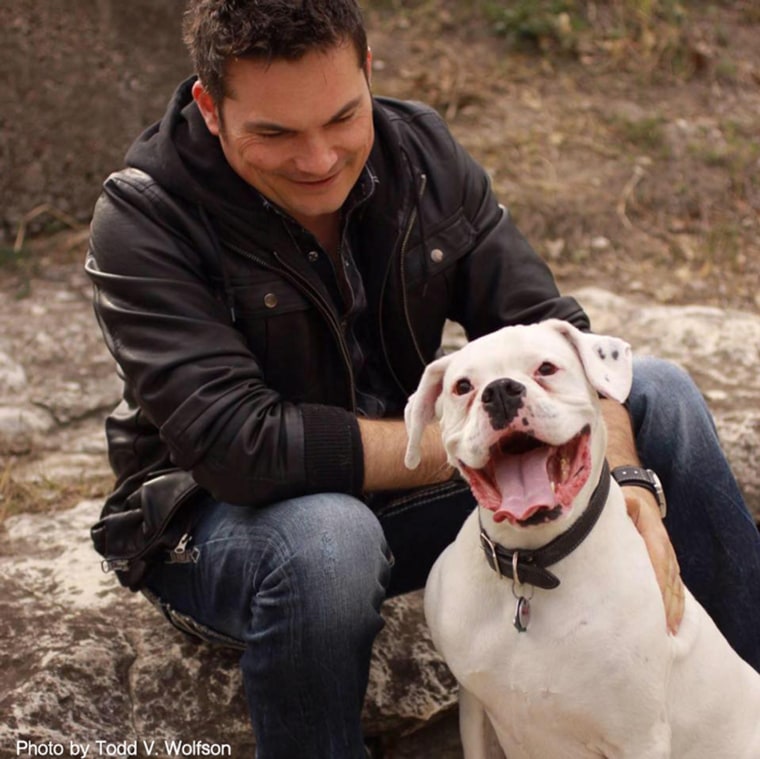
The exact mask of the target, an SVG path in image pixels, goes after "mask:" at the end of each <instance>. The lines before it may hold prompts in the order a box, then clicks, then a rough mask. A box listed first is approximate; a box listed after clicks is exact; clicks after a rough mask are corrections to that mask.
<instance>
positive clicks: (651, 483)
mask: <svg viewBox="0 0 760 759" xmlns="http://www.w3.org/2000/svg"><path fill="white" fill-rule="evenodd" d="M612 476H613V477H614V478H615V482H617V484H618V485H636V486H638V487H641V488H646V489H647V490H649V491H650V492H651V493H654V497H655V498H656V499H657V505H658V506H659V507H660V516H661V517H662V518H663V519H665V516H666V514H667V513H668V504H667V502H666V501H665V491H664V490H663V489H662V483H661V482H660V478H659V477H658V476H657V473H656V472H653V471H652V470H651V469H644V468H643V467H640V466H616V467H615V468H614V469H613V470H612Z"/></svg>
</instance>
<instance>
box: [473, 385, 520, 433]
mask: <svg viewBox="0 0 760 759" xmlns="http://www.w3.org/2000/svg"><path fill="white" fill-rule="evenodd" d="M525 392H526V391H525V385H523V384H521V383H519V382H517V381H515V380H513V379H509V378H504V379H497V380H494V381H493V382H490V383H489V384H488V385H486V386H485V388H483V393H482V394H481V396H480V401H481V403H482V404H483V408H484V409H485V410H486V412H487V413H488V418H489V419H490V420H491V427H493V428H494V429H495V430H502V429H504V428H505V427H506V426H507V425H508V424H509V423H510V422H511V421H512V420H513V419H514V418H515V417H516V416H517V412H518V411H519V410H520V408H521V407H522V405H523V398H524V397H525Z"/></svg>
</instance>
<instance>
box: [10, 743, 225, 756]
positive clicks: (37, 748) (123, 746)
mask: <svg viewBox="0 0 760 759" xmlns="http://www.w3.org/2000/svg"><path fill="white" fill-rule="evenodd" d="M16 756H19V757H35V756H44V757H49V756H65V757H93V756H97V757H103V756H105V757H113V759H122V758H123V757H131V756H139V757H146V756H155V757H163V756H170V757H173V756H232V748H231V747H230V744H229V743H210V742H208V741H181V740H133V741H115V742H114V741H97V740H96V741H89V742H82V741H66V742H63V743H55V742H53V741H42V742H35V741H29V740H22V739H17V740H16Z"/></svg>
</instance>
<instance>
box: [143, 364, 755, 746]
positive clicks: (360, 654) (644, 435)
mask: <svg viewBox="0 0 760 759" xmlns="http://www.w3.org/2000/svg"><path fill="white" fill-rule="evenodd" d="M634 374H635V380H634V386H633V390H632V393H631V399H630V408H631V415H632V418H633V420H634V426H635V430H636V435H637V442H638V445H639V450H640V453H641V456H642V459H643V462H644V463H645V464H646V465H647V466H649V467H651V468H653V469H655V470H656V471H657V472H658V473H659V475H660V478H661V479H662V481H663V484H664V487H665V489H666V491H667V497H668V501H669V512H668V516H667V518H666V520H665V522H666V526H667V528H668V531H669V533H670V536H671V539H672V541H673V544H674V546H675V549H676V552H677V554H678V558H679V561H680V563H681V568H682V573H683V577H684V580H685V582H686V583H687V585H688V586H689V587H690V589H691V590H692V592H693V593H694V594H695V595H696V596H697V598H698V599H699V600H700V601H701V602H702V604H703V605H704V606H705V607H706V608H707V610H708V612H709V613H710V614H711V615H712V616H713V618H714V619H715V620H716V622H717V624H718V626H719V627H720V628H721V629H722V631H723V633H724V634H725V635H726V637H727V638H728V639H729V641H730V642H731V644H732V645H733V646H734V647H735V648H736V650H737V651H739V653H740V654H741V655H742V656H743V657H744V658H745V659H746V660H747V661H749V662H750V663H751V664H752V665H753V666H754V667H755V668H756V669H760V534H759V533H758V531H757V529H756V528H755V525H754V524H753V522H752V519H751V518H750V515H749V513H748V511H747V509H746V506H745V505H744V503H743V500H742V497H741V494H740V492H739V490H738V488H737V485H736V482H735V481H734V478H733V476H732V474H731V472H730V470H729V467H728V465H727V463H726V461H725V458H724V456H723V454H722V452H721V449H720V446H719V444H718V440H717V437H716V434H715V429H714V426H713V423H712V420H711V418H710V415H709V413H708V412H707V409H706V407H705V406H704V403H703V401H702V398H701V395H700V393H699V391H698V390H697V388H696V387H695V386H694V384H693V383H692V382H691V380H690V379H689V378H688V376H687V375H686V374H685V373H683V372H682V371H680V370H679V369H677V368H675V367H674V366H672V365H670V364H667V363H665V362H662V361H655V360H639V361H637V363H636V367H635V373H634ZM473 506H474V501H473V499H472V496H471V495H470V493H469V491H468V490H467V489H466V487H465V486H464V485H463V484H462V483H460V482H456V481H454V482H450V483H446V484H444V485H440V486H435V487H431V488H425V489H422V490H420V491H416V492H412V493H405V494H403V493H399V494H388V495H385V496H382V497H380V496H378V497H375V498H374V499H370V501H369V503H368V504H365V503H364V502H362V501H360V500H357V499H355V498H352V497H349V496H346V495H341V494H335V493H324V494H319V495H311V496H305V497H302V498H295V499H293V500H290V501H286V502H282V503H277V504H272V505H271V506H268V507H265V508H261V509H248V508H244V507H237V506H231V505H229V504H224V503H211V504H210V505H209V507H208V508H207V509H206V510H204V512H203V516H202V518H201V520H200V522H199V523H198V524H197V526H196V528H195V530H194V534H193V543H192V544H191V545H194V546H195V547H197V548H198V549H199V553H198V560H197V562H195V563H193V562H189V563H183V564H156V565H154V567H153V568H152V570H151V572H150V574H149V576H148V581H147V588H148V590H149V591H150V592H151V593H152V594H155V595H156V596H158V598H159V599H160V601H161V604H162V605H163V607H164V610H165V611H167V612H168V616H169V617H170V618H171V619H172V620H173V621H174V622H175V623H179V626H180V627H182V628H183V629H186V630H191V631H194V632H196V633H198V634H200V635H201V636H202V637H206V638H208V639H211V640H217V641H221V642H226V643H228V644H231V645H237V646H238V647H239V648H240V650H241V651H242V655H241V660H240V664H241V669H242V673H243V680H244V684H245V691H246V696H247V699H248V705H249V710H250V714H251V720H252V723H253V728H254V733H255V735H256V739H257V756H258V757H259V759H271V758H273V757H283V759H298V757H304V758H307V757H308V759H317V758H320V757H324V759H328V758H329V759H343V758H344V757H345V758H347V759H357V758H358V757H363V756H364V750H363V740H362V734H361V726H360V715H361V708H362V701H363V698H364V693H365V689H366V686H367V678H368V672H369V661H370V651H371V647H372V644H373V641H374V639H375V636H376V635H377V633H378V631H379V630H380V628H381V627H382V619H381V616H380V606H381V604H382V602H383V599H384V598H386V597H388V596H391V595H394V594H398V593H404V592H407V591H409V590H412V589H415V588H420V587H422V586H423V585H424V582H425V578H426V576H427V573H428V571H429V569H430V566H431V565H432V563H433V561H434V560H435V558H436V557H437V556H438V554H439V553H440V552H441V551H442V550H443V548H444V547H445V546H446V545H447V544H448V543H449V542H451V541H452V540H453V539H454V537H455V536H456V533H457V531H458V530H459V527H460V526H461V524H462V522H463V521H464V519H465V518H466V516H467V514H468V513H469V512H470V511H471V510H472V508H473Z"/></svg>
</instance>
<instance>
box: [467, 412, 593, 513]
mask: <svg viewBox="0 0 760 759" xmlns="http://www.w3.org/2000/svg"><path fill="white" fill-rule="evenodd" d="M590 437H591V429H590V427H589V426H588V425H587V426H586V427H584V428H583V430H581V432H580V433H579V434H578V435H576V436H575V437H573V438H572V439H571V440H569V441H568V442H567V443H565V444H563V445H559V446H551V445H547V444H546V443H543V442H542V441H540V440H538V439H537V438H535V437H533V436H532V435H527V434H525V433H522V432H510V433H507V434H506V435H505V436H504V437H502V438H501V439H500V440H499V441H498V442H496V443H495V444H494V445H492V446H491V449H490V457H489V460H488V463H487V464H486V466H484V467H483V468H482V469H473V468H471V467H468V466H466V465H465V464H463V463H462V462H460V469H461V471H462V474H463V475H464V476H465V478H466V479H467V481H468V483H469V485H470V488H471V489H472V492H473V493H474V495H475V498H476V499H477V501H478V503H479V504H480V505H481V506H483V507H484V508H487V509H490V510H491V511H493V512H494V517H493V518H494V521H496V522H501V521H503V520H505V519H507V520H509V522H510V523H512V524H515V525H519V526H521V527H528V526H531V525H536V524H544V523H545V522H550V521H553V520H554V519H557V518H559V517H560V516H561V515H562V514H563V513H566V512H567V511H568V510H569V509H570V507H571V505H572V502H573V501H574V500H575V497H576V496H577V495H578V493H579V492H580V490H581V488H583V486H584V485H585V484H586V482H587V480H588V478H589V474H590V472H591V446H590Z"/></svg>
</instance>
